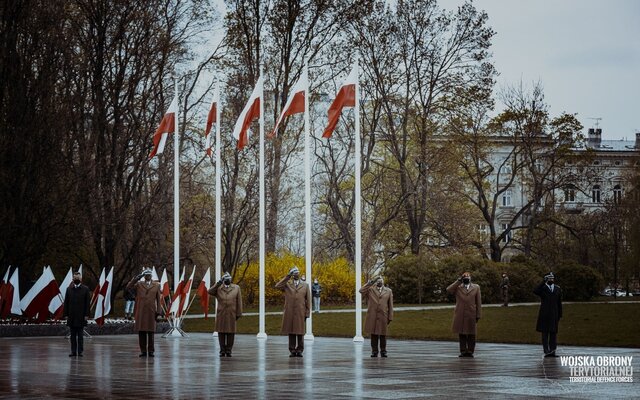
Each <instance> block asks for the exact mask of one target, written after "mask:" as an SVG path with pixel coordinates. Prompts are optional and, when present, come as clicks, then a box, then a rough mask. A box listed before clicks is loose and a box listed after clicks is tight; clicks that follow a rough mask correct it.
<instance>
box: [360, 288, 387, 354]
mask: <svg viewBox="0 0 640 400" xmlns="http://www.w3.org/2000/svg"><path fill="white" fill-rule="evenodd" d="M360 293H361V294H362V295H364V296H366V297H367V317H366V318H365V321H364V333H365V334H366V335H371V357H378V342H379V343H380V356H381V357H387V326H388V325H389V324H390V323H391V321H392V320H393V292H392V291H391V289H389V288H388V287H386V286H384V279H382V277H378V278H376V279H373V280H370V281H369V282H367V283H366V284H365V285H364V286H362V287H361V288H360Z"/></svg>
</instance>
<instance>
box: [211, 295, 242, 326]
mask: <svg viewBox="0 0 640 400" xmlns="http://www.w3.org/2000/svg"><path fill="white" fill-rule="evenodd" d="M209 294H210V295H211V296H213V297H215V298H216V299H217V300H218V307H217V308H216V331H217V332H220V333H236V320H237V319H238V318H240V317H241V316H242V293H241V292H240V286H238V285H234V284H233V283H232V284H230V285H229V286H228V287H227V286H225V285H223V284H222V283H216V284H215V285H213V286H212V287H211V288H210V289H209Z"/></svg>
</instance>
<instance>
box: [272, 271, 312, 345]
mask: <svg viewBox="0 0 640 400" xmlns="http://www.w3.org/2000/svg"><path fill="white" fill-rule="evenodd" d="M291 278H293V279H291ZM276 289H280V290H282V291H283V292H284V314H283V316H282V333H283V334H287V335H289V352H290V354H289V357H302V352H303V351H304V333H305V329H306V323H305V322H306V320H307V318H309V314H310V312H311V291H310V290H309V285H308V284H307V283H306V282H304V281H302V280H300V271H299V270H298V267H293V268H291V270H290V271H289V273H288V274H287V276H285V277H284V278H282V280H280V282H278V283H276Z"/></svg>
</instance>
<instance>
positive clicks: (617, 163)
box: [614, 160, 622, 167]
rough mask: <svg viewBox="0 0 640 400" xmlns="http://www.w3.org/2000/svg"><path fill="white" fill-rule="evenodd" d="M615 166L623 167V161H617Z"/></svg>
mask: <svg viewBox="0 0 640 400" xmlns="http://www.w3.org/2000/svg"><path fill="white" fill-rule="evenodd" d="M614 164H615V165H616V166H618V167H619V166H621V165H622V161H620V160H616V162H615V163H614Z"/></svg>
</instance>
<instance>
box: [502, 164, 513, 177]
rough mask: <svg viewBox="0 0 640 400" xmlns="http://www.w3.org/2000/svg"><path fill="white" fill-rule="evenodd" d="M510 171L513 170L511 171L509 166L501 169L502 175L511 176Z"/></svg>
mask: <svg viewBox="0 0 640 400" xmlns="http://www.w3.org/2000/svg"><path fill="white" fill-rule="evenodd" d="M512 171H513V170H512V169H511V165H505V166H504V167H502V174H503V175H511V173H512Z"/></svg>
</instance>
